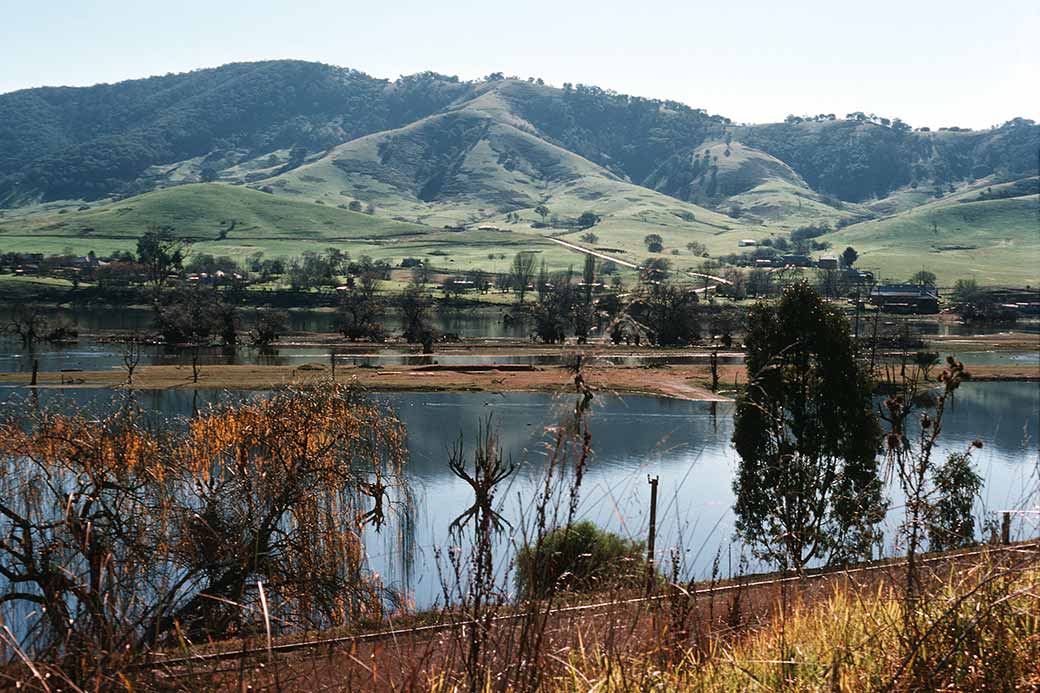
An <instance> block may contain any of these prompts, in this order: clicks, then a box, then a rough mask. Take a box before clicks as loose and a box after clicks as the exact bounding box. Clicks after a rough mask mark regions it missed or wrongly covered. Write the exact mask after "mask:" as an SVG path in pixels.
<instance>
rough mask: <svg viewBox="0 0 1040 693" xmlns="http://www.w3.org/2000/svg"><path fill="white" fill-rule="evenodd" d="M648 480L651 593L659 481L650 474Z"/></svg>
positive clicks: (648, 586) (648, 578) (650, 588)
mask: <svg viewBox="0 0 1040 693" xmlns="http://www.w3.org/2000/svg"><path fill="white" fill-rule="evenodd" d="M646 480H647V481H648V482H650V530H649V533H648V536H647V540H646V593H647V594H650V593H651V592H653V590H654V583H655V582H656V580H655V575H654V574H655V573H656V572H657V571H656V570H655V569H654V539H655V538H656V536H657V481H658V477H656V476H655V477H651V476H650V475H649V474H647V475H646Z"/></svg>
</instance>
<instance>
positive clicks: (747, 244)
mask: <svg viewBox="0 0 1040 693" xmlns="http://www.w3.org/2000/svg"><path fill="white" fill-rule="evenodd" d="M757 245H758V241H753V240H751V239H750V238H745V239H744V240H742V241H737V247H738V248H754V247H755V246H757Z"/></svg>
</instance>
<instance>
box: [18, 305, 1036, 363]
mask: <svg viewBox="0 0 1040 693" xmlns="http://www.w3.org/2000/svg"><path fill="white" fill-rule="evenodd" d="M47 314H48V317H49V318H50V319H51V320H53V321H55V322H67V323H69V324H71V325H73V326H75V327H76V328H77V329H78V330H79V332H80V334H81V336H80V338H79V339H78V340H77V342H76V343H74V344H64V345H62V344H49V343H46V342H43V343H39V344H37V345H36V346H35V347H34V348H33V349H32V350H28V349H26V348H24V347H23V346H22V344H21V342H19V341H18V340H17V339H15V338H14V337H12V336H9V335H8V336H5V335H4V334H3V332H4V330H0V373H3V372H8V373H10V372H29V371H31V370H32V365H33V361H34V360H37V361H38V362H39V367H40V369H41V370H43V371H60V370H85V371H89V370H107V369H111V368H122V352H121V349H120V346H119V345H118V344H111V343H107V342H98V341H97V340H96V339H95V338H94V336H93V335H95V334H96V333H98V332H107V331H112V330H134V329H137V330H142V331H144V332H146V333H147V332H151V331H153V329H154V328H153V315H152V311H151V310H149V309H144V308H111V309H106V308H96V307H92V308H82V309H75V310H73V309H67V308H51V309H48V310H47ZM10 315H11V310H10V308H6V307H0V325H4V324H7V322H8V321H9V320H10ZM252 316H253V312H252V311H250V310H245V311H243V312H242V331H243V333H245V332H247V331H248V330H249V328H250V326H251V320H252ZM432 318H433V323H434V327H435V329H436V330H437V331H438V332H440V333H441V334H456V335H459V336H460V337H464V338H469V339H504V338H509V339H524V338H526V337H527V336H528V334H529V328H526V327H524V326H523V325H520V324H516V323H513V324H510V325H507V324H505V323H504V322H503V320H502V313H501V312H500V311H498V310H493V309H492V310H486V309H485V310H479V311H473V310H470V311H437V312H434V313H432ZM398 323H399V321H398V320H397V319H396V318H395V317H393V316H390V317H388V319H387V320H386V324H387V327H388V329H389V330H390V331H391V332H395V331H396V332H400V331H401V325H399V324H398ZM894 326H896V323H894V322H893V323H886V324H885V325H883V328H884V329H885V330H889V331H891V330H892V329H895V327H894ZM1038 327H1040V325H1038V323H1035V322H1023V323H1021V324H1020V325H1018V326H1016V327H1015V329H1016V330H1018V331H1024V332H1029V331H1036V329H1037V328H1038ZM910 328H911V333H912V334H914V335H916V336H919V337H922V338H925V339H927V338H928V337H929V336H933V335H953V334H957V335H974V334H999V333H1001V332H1002V331H1006V328H999V327H995V328H984V327H982V328H980V327H975V326H964V325H950V324H947V323H939V322H937V321H933V322H928V321H926V320H915V321H912V322H911V323H910ZM289 330H290V331H291V332H294V333H299V332H313V333H325V334H335V331H336V324H335V314H334V313H332V312H328V311H313V310H310V311H308V310H294V311H289ZM949 348H950V349H956V350H957V351H956V353H958V356H959V357H960V358H961V359H962V360H963V361H964V363H965V364H966V365H969V366H972V365H979V366H990V365H1037V366H1040V335H1038V337H1037V348H1036V349H1034V350H1032V351H1016V352H1011V351H980V350H978V349H977V347H974V348H971V347H969V349H970V350H965V351H960V350H959V349H960V348H961V347H959V346H957V345H950V346H949ZM361 349H362V350H364V351H365V352H367V353H364V354H361V355H354V354H338V355H337V356H336V363H337V364H338V365H342V366H361V365H365V366H399V365H411V364H419V363H430V362H436V363H441V364H453V365H454V364H462V363H466V364H493V363H518V364H530V365H554V364H558V363H560V362H561V360H562V359H563V358H564V357H563V355H562V353H561V354H538V355H522V356H508V357H503V356H502V355H501V354H499V355H481V354H467V355H450V354H447V355H441V354H435V355H434V356H433V358H432V359H429V358H426V357H423V356H421V355H414V354H411V355H410V354H404V353H401V351H400V350H399V349H394V348H380V347H378V345H371V348H365V347H363V346H362V347H361ZM352 350H353V351H357V348H352ZM329 352H330V348H329V347H323V348H316V347H302V346H292V345H290V346H283V347H280V348H278V349H276V350H274V351H272V352H261V351H259V350H256V349H249V348H246V347H240V348H239V349H237V350H236V351H235V352H232V353H229V352H225V351H224V350H222V349H220V348H216V347H215V348H209V349H204V350H202V354H201V361H202V363H203V364H206V365H214V364H258V365H299V364H303V363H307V362H313V361H320V362H323V363H328V361H329V357H330V354H329ZM618 352H619V353H618V354H617V355H611V356H607V357H603V358H602V361H603V362H605V363H613V364H618V365H646V364H650V363H671V364H677V365H678V364H704V363H707V362H708V354H707V353H706V352H704V351H703V350H701V351H700V352H699V353H697V352H696V351H695V350H691V352H690V353H686V352H683V353H679V354H676V353H674V352H673V353H663V354H661V355H646V354H643V355H626V354H624V350H623V349H619V350H618ZM720 362H721V363H741V362H742V356H741V355H740V354H723V355H721V357H720ZM190 363H191V356H190V354H188V353H186V352H184V351H183V350H175V349H174V350H171V349H167V348H165V347H162V346H147V347H144V349H143V350H142V358H141V364H142V365H187V364H190Z"/></svg>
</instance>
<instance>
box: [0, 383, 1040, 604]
mask: <svg viewBox="0 0 1040 693" xmlns="http://www.w3.org/2000/svg"><path fill="white" fill-rule="evenodd" d="M2 393H3V391H0V401H2V400H6V406H5V411H7V412H10V411H14V409H12V408H11V407H14V406H24V405H25V403H26V398H27V396H28V393H27V391H26V390H24V389H9V390H8V391H7V394H2ZM120 396H122V395H119V394H114V393H113V392H111V391H105V390H75V389H73V390H65V391H59V390H40V391H39V400H40V404H41V405H42V406H48V405H55V406H59V405H60V406H64V407H83V408H86V409H87V410H94V411H102V410H105V409H108V408H110V407H111V406H112V405H113V401H114V400H113V398H114V397H116V398H118V397H120ZM261 396H264V395H263V394H262V393H222V392H216V391H205V390H200V391H198V393H197V394H196V393H195V392H194V391H191V390H162V391H145V392H140V393H138V394H137V397H138V401H139V402H140V404H141V405H142V406H143V407H144V408H145V409H147V410H149V411H151V412H153V414H154V415H155V416H174V417H182V416H188V415H190V414H191V412H192V411H193V408H194V407H204V406H206V405H207V404H209V403H215V402H221V401H229V400H233V399H235V398H240V397H261ZM374 396H375V397H376V398H378V399H379V400H380V401H382V402H384V403H385V404H386V405H387V406H388V407H390V408H391V409H392V410H393V411H394V412H396V414H397V415H398V417H399V418H400V419H401V421H402V422H403V423H404V424H405V426H406V428H407V433H408V446H409V452H410V463H409V468H408V479H409V482H410V484H411V486H412V488H413V490H414V492H415V494H416V504H415V511H414V515H412V516H411V517H409V518H407V519H406V520H405V521H402V519H401V518H398V519H397V520H395V521H393V522H391V523H389V524H388V526H385V527H384V528H383V529H382V530H381V532H379V533H375V532H370V533H369V536H368V550H369V560H370V564H371V567H372V569H373V570H375V571H376V572H378V573H379V574H380V575H382V576H384V579H385V580H386V581H387V582H388V583H389V584H391V585H394V586H398V587H400V588H402V589H404V590H405V591H408V592H410V593H411V594H413V596H414V598H415V603H416V605H417V606H419V607H423V606H429V605H431V604H433V603H435V601H436V600H437V598H438V596H439V595H440V586H439V583H438V580H437V571H436V565H435V561H434V549H435V547H445V546H446V545H448V544H449V543H450V538H449V535H448V525H449V524H450V523H451V521H452V520H453V519H454V518H455V517H456V516H457V515H458V514H459V513H461V512H462V511H463V510H465V509H466V508H467V507H468V506H469V504H470V502H471V500H472V496H471V491H470V489H469V487H468V486H467V485H466V484H465V483H464V482H462V481H460V480H459V479H457V478H456V477H455V476H453V475H452V474H451V473H450V471H449V469H448V464H447V462H448V457H449V450H450V449H451V446H452V444H453V443H455V442H456V441H457V440H458V437H459V434H460V432H461V434H462V436H463V439H464V440H465V442H466V446H467V448H468V449H470V450H472V447H473V444H474V443H475V438H476V433H477V429H478V425H479V424H480V422H481V421H482V420H486V417H487V416H488V415H492V417H493V418H492V422H493V425H494V427H495V430H496V431H497V432H498V434H499V443H500V445H501V447H502V449H503V451H504V452H505V453H506V454H507V455H509V456H511V457H512V459H513V460H514V461H516V462H518V463H519V464H520V469H519V472H518V473H517V474H516V475H515V476H514V477H513V478H512V480H511V482H510V484H509V487H508V489H504V490H501V491H500V492H499V493H498V496H497V497H498V498H499V500H500V501H501V502H502V505H503V507H502V511H501V512H502V514H503V516H504V517H505V518H506V519H507V520H509V521H510V522H511V523H512V524H513V525H514V526H519V525H520V524H521V522H522V519H523V516H524V514H525V513H527V514H529V512H530V506H531V499H532V498H533V497H534V496H535V494H536V492H537V489H538V487H539V482H540V480H541V478H542V476H541V471H542V469H543V466H544V464H545V461H546V458H547V446H548V444H549V443H550V441H551V434H550V428H551V427H553V426H554V425H556V424H558V423H559V422H560V421H562V420H565V419H566V417H567V416H568V415H569V412H571V411H573V404H574V402H573V399H572V397H571V396H565V397H554V396H550V395H544V394H525V393H510V394H502V395H494V394H486V393H393V394H376V395H374ZM594 402H595V405H594V407H593V411H592V414H591V417H590V426H591V432H592V447H593V458H592V461H591V464H590V465H589V468H588V472H587V474H586V477H585V480H584V483H583V485H582V493H581V504H580V506H579V518H580V519H589V520H592V521H593V522H595V523H596V524H599V525H601V526H604V527H607V528H610V529H612V530H614V531H618V532H621V533H623V534H626V535H629V536H632V537H635V538H638V539H644V538H645V535H646V531H647V510H648V508H647V505H648V499H649V486H648V484H647V475H648V474H649V475H654V476H659V477H660V487H659V494H660V495H659V510H658V518H659V519H658V539H657V547H658V550H659V551H658V555H659V557H660V558H662V559H665V560H667V557H668V555H669V552H670V551H671V549H672V548H673V547H677V546H680V545H681V547H682V552H683V556H684V564H685V565H686V566H687V569H688V571H689V572H690V573H692V574H694V575H698V576H703V575H705V574H707V573H708V572H709V570H710V567H711V564H712V560H713V559H714V556H715V554H716V552H717V551H720V552H721V559H722V560H721V566H722V572H723V573H724V574H729V572H730V570H735V569H736V568H735V567H736V565H737V563H738V559H739V557H740V554H741V548H740V547H739V546H738V545H735V544H734V543H733V541H732V528H733V525H732V511H731V507H732V504H733V492H732V488H731V483H732V479H733V476H734V472H735V470H736V466H737V459H736V456H735V453H734V452H733V450H732V447H731V445H730V442H729V441H730V437H731V435H732V429H733V422H732V415H733V408H732V405H731V404H728V403H717V404H713V403H709V402H687V401H680V400H672V399H665V398H658V397H640V396H625V397H615V396H603V397H598V398H597V399H596V400H594ZM1038 410H1040V388H1038V386H1037V384H1036V383H970V382H969V383H966V384H965V385H964V386H962V388H961V390H959V391H958V393H957V396H956V399H955V400H954V403H953V405H952V406H951V407H950V408H949V410H948V413H947V419H946V421H945V425H944V432H943V436H942V438H941V443H940V450H939V455H942V456H945V454H947V453H948V452H952V451H962V450H964V449H965V448H966V447H967V446H968V445H969V444H970V442H971V441H972V440H973V439H975V438H979V439H981V440H982V441H984V443H985V447H984V448H983V449H982V450H978V451H977V452H976V454H975V457H974V461H975V466H976V468H977V470H978V471H979V473H980V474H981V475H982V476H983V477H984V478H985V481H986V486H985V490H984V492H983V494H982V497H981V498H980V499H979V502H978V507H977V511H978V514H979V515H980V517H981V516H983V514H984V513H986V512H988V511H995V510H1005V509H1024V508H1033V509H1036V508H1037V503H1038V495H1037V493H1038V486H1040V484H1038V477H1037V474H1038V464H1040V462H1038V459H1040V457H1038V447H1037V441H1038V414H1037V412H1038ZM898 514H899V510H898V508H897V509H894V510H893V511H892V513H891V515H892V517H890V520H889V528H888V532H887V538H886V541H885V545H884V547H883V553H884V554H885V555H894V554H897V553H899V551H898V548H897V547H896V545H895V542H894V534H893V532H892V527H893V526H894V524H895V522H897V521H898ZM1036 517H1037V516H1036V515H1029V516H1019V517H1017V518H1016V519H1015V521H1014V522H1013V525H1012V527H1013V534H1014V535H1015V536H1027V535H1028V536H1035V535H1036V534H1037V526H1036V522H1035V518H1036ZM508 544H509V541H508V539H507V540H505V541H503V543H502V546H500V553H503V554H504V553H506V552H508V551H510V550H511V549H510V547H509V546H508Z"/></svg>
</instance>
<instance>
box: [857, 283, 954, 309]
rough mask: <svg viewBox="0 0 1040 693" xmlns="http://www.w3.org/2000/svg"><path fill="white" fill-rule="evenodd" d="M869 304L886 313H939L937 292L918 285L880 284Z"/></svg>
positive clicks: (871, 293)
mask: <svg viewBox="0 0 1040 693" xmlns="http://www.w3.org/2000/svg"><path fill="white" fill-rule="evenodd" d="M870 302H871V303H872V304H874V305H875V306H877V307H878V308H879V309H881V310H882V311H884V312H886V313H903V314H912V315H932V314H935V313H938V312H939V292H938V291H937V290H936V289H935V288H934V287H931V286H920V285H918V284H880V285H878V286H876V287H874V289H873V291H871V292H870Z"/></svg>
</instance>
